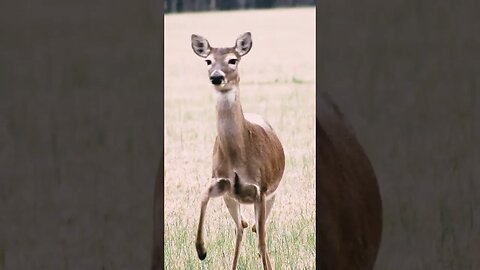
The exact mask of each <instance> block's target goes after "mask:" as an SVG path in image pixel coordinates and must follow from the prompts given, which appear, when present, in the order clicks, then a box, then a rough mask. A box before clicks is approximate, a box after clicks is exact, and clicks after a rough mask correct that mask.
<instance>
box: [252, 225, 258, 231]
mask: <svg viewBox="0 0 480 270" xmlns="http://www.w3.org/2000/svg"><path fill="white" fill-rule="evenodd" d="M252 232H254V233H257V227H255V224H253V226H252Z"/></svg>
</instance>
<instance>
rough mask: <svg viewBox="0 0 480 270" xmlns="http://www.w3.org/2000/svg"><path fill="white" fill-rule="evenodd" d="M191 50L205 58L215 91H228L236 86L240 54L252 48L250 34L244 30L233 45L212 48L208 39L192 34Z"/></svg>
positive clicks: (244, 53) (242, 54)
mask: <svg viewBox="0 0 480 270" xmlns="http://www.w3.org/2000/svg"><path fill="white" fill-rule="evenodd" d="M192 48H193V51H194V52H195V53H196V54H197V55H198V56H200V57H202V58H205V62H206V64H207V67H208V77H209V79H210V81H211V82H212V84H213V85H214V87H215V89H216V90H217V91H228V90H230V89H232V88H233V87H235V86H238V83H239V81H240V77H239V75H238V70H237V68H238V64H239V63H240V59H241V58H242V56H244V55H246V54H247V53H248V52H249V51H250V49H251V48H252V35H251V34H250V32H246V33H244V34H242V35H241V36H239V37H238V38H237V40H236V41H235V46H233V47H228V48H213V47H211V46H210V44H209V43H208V40H207V39H205V38H204V37H201V36H198V35H192Z"/></svg>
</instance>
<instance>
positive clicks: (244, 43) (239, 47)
mask: <svg viewBox="0 0 480 270" xmlns="http://www.w3.org/2000/svg"><path fill="white" fill-rule="evenodd" d="M251 48H252V34H250V32H246V33H244V34H242V35H241V36H239V37H238V38H237V41H236V42H235V50H236V51H237V52H238V53H239V54H240V56H244V55H245V54H247V53H248V52H249V51H250V49H251Z"/></svg>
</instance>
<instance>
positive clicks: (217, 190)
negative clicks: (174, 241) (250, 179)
mask: <svg viewBox="0 0 480 270" xmlns="http://www.w3.org/2000/svg"><path fill="white" fill-rule="evenodd" d="M229 189H230V181H229V180H228V179H223V178H214V179H212V183H211V184H210V186H208V188H207V189H206V190H205V192H204V193H203V196H202V203H201V207H200V219H199V221H198V230H197V239H196V241H195V247H196V249H197V254H198V258H199V259H200V260H203V259H205V257H207V250H206V249H205V243H204V241H203V223H204V220H205V212H206V210H207V205H208V201H209V200H210V198H215V197H219V196H222V195H223V194H225V192H226V191H227V190H229Z"/></svg>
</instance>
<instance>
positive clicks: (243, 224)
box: [242, 220, 248, 229]
mask: <svg viewBox="0 0 480 270" xmlns="http://www.w3.org/2000/svg"><path fill="white" fill-rule="evenodd" d="M242 227H243V228H244V229H245V228H247V227H248V223H247V222H246V221H245V220H242Z"/></svg>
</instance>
